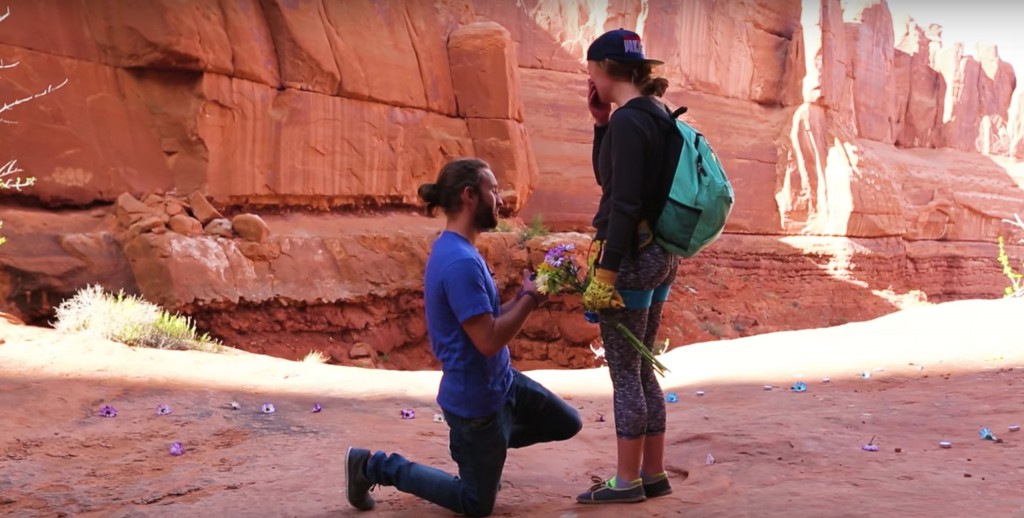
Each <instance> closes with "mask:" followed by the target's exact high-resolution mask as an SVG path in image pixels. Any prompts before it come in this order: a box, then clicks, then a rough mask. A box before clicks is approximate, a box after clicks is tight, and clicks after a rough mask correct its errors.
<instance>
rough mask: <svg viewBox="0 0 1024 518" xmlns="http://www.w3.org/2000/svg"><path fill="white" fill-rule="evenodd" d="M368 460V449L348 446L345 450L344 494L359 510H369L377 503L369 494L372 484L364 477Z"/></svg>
mask: <svg viewBox="0 0 1024 518" xmlns="http://www.w3.org/2000/svg"><path fill="white" fill-rule="evenodd" d="M369 460H370V450H364V449H362V448H352V447H349V449H348V451H347V452H345V496H347V497H348V503H349V504H352V507H355V508H356V509H359V510H360V511H369V510H370V509H373V506H374V505H375V504H376V503H377V502H374V501H373V496H371V495H370V490H371V489H373V486H374V484H373V483H372V482H370V479H369V478H367V477H366V463H367V462H368V461H369Z"/></svg>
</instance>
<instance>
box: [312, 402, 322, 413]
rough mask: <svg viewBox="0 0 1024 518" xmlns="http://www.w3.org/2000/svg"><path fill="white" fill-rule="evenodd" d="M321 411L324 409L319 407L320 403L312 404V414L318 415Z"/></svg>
mask: <svg viewBox="0 0 1024 518" xmlns="http://www.w3.org/2000/svg"><path fill="white" fill-rule="evenodd" d="M323 409H324V408H323V407H322V406H320V403H313V413H314V414H316V413H319V412H320V411H321V410H323Z"/></svg>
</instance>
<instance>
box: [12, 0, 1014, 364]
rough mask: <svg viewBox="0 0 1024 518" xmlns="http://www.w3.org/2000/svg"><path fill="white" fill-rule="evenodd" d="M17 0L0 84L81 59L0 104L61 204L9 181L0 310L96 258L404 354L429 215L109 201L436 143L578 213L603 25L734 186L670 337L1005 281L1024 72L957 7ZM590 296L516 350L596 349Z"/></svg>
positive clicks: (434, 159) (587, 199)
mask: <svg viewBox="0 0 1024 518" xmlns="http://www.w3.org/2000/svg"><path fill="white" fill-rule="evenodd" d="M9 3H10V6H11V13H12V14H11V17H10V18H9V19H8V21H6V22H5V23H3V24H0V57H3V58H4V59H5V60H9V61H19V62H20V63H21V66H20V67H19V68H17V69H14V70H12V71H10V73H7V74H4V75H3V76H2V77H0V100H6V99H7V98H8V97H9V96H15V97H17V96H20V95H22V94H25V93H30V92H32V91H33V89H34V88H37V87H38V86H40V85H41V84H45V83H46V82H52V81H57V80H60V79H62V78H64V77H67V78H69V79H70V83H69V85H68V86H67V87H65V88H64V89H63V90H62V91H61V92H60V93H59V95H53V96H50V97H47V98H46V99H45V100H44V101H40V102H35V103H31V104H26V105H24V106H23V107H19V108H18V110H17V112H15V113H16V115H14V116H12V118H16V119H17V120H18V122H19V124H18V125H17V126H16V128H15V129H12V128H11V127H6V126H4V127H0V131H2V132H3V133H0V135H2V137H0V138H2V142H3V145H2V146H0V149H2V150H3V152H4V153H5V156H2V157H0V162H4V161H6V158H7V157H6V155H7V154H12V155H16V158H18V159H19V163H20V165H21V166H22V167H23V168H25V169H26V172H27V173H28V174H31V175H33V176H35V177H37V178H38V183H37V185H35V186H34V187H33V188H32V189H31V190H29V191H26V193H24V194H23V195H21V196H20V197H19V198H18V200H19V201H21V202H27V204H28V205H29V206H38V207H40V209H42V210H40V209H37V208H20V209H18V208H14V206H13V205H11V204H10V203H7V204H5V205H3V207H4V216H3V219H5V220H7V221H8V225H7V228H5V232H6V233H7V235H8V236H9V237H10V238H11V241H10V243H8V244H7V245H5V246H4V247H0V265H2V266H3V269H2V270H0V295H3V299H4V301H5V302H3V306H0V307H6V308H7V309H10V310H15V311H17V312H18V313H20V314H22V315H24V316H27V317H30V318H36V319H38V318H40V317H45V316H46V315H47V312H48V310H49V307H50V306H51V305H52V304H55V303H57V302H58V300H57V299H59V298H61V297H64V296H68V295H69V294H70V293H71V292H73V290H74V289H76V288H79V287H81V286H83V285H84V284H85V283H89V282H102V283H104V284H105V285H107V286H108V287H110V288H113V289H116V288H120V287H125V288H127V289H129V290H138V291H141V292H142V294H143V295H145V296H147V297H149V298H152V299H154V300H158V301H160V302H161V303H163V304H165V305H167V306H169V307H173V308H177V309H182V310H186V311H189V312H191V313H193V314H195V315H197V316H198V317H199V318H200V321H201V322H202V323H204V324H205V325H208V326H211V327H213V328H215V330H216V331H217V332H218V333H219V334H220V335H221V336H225V337H231V338H232V339H233V340H234V341H235V343H237V345H239V346H243V347H245V346H250V347H252V348H255V349H259V348H261V347H264V346H266V347H267V350H270V349H272V348H273V347H271V345H270V344H271V343H276V342H282V341H285V342H287V341H293V342H294V343H295V345H294V347H293V349H294V351H293V352H294V353H295V354H298V355H301V354H304V353H305V352H306V351H307V350H308V349H309V348H310V347H312V346H316V347H317V348H325V349H329V348H331V347H335V348H337V349H338V350H339V351H345V350H348V348H349V346H350V345H351V343H352V342H354V341H366V342H369V343H370V345H371V346H373V347H374V348H376V349H378V350H382V351H391V350H395V349H401V348H406V349H410V350H415V349H416V348H417V347H420V346H421V345H422V343H423V340H424V330H423V328H422V321H421V317H419V316H418V311H419V306H418V304H419V302H418V299H417V295H418V289H419V288H418V284H417V282H418V281H417V279H418V276H419V275H420V273H418V272H420V268H421V266H422V265H421V264H420V263H421V262H422V259H423V257H424V256H425V253H426V250H427V247H428V246H429V239H430V236H431V235H432V233H433V232H434V230H435V229H436V228H437V223H436V222H432V221H429V220H421V219H419V218H415V217H413V218H406V217H399V216H392V217H390V219H388V218H385V219H383V220H382V221H383V223H381V224H380V225H377V226H372V227H371V228H365V229H364V228H363V225H366V224H370V223H367V221H369V220H364V219H359V218H352V217H348V216H340V215H337V214H335V215H322V216H305V217H302V218H289V217H287V216H281V217H271V216H268V217H267V219H268V223H269V230H270V236H269V238H267V240H266V241H264V242H261V243H253V242H252V241H246V240H244V239H236V238H234V237H230V236H233V234H232V233H231V232H230V231H228V233H227V234H225V235H222V236H221V237H215V236H211V235H203V234H202V233H201V232H200V231H199V230H198V229H194V228H193V226H194V224H193V223H187V227H188V228H191V229H193V230H195V231H191V230H190V231H184V233H182V232H179V231H174V230H173V227H170V228H172V230H171V231H167V230H166V229H167V228H168V225H170V218H171V217H172V215H171V214H169V213H168V211H169V210H170V209H167V210H164V209H159V210H163V211H164V212H162V213H160V214H161V217H160V218H157V219H159V220H160V221H155V220H152V219H150V220H146V221H148V223H146V225H143V226H145V227H146V228H145V229H142V228H141V227H138V226H136V230H135V231H130V230H129V227H131V226H132V225H135V224H138V223H140V222H143V220H144V219H145V218H144V217H143V212H142V210H141V209H140V211H139V212H137V213H136V214H138V215H139V216H138V218H133V217H131V216H129V217H128V219H127V220H122V221H118V219H117V218H116V217H115V215H114V211H113V210H111V209H110V205H109V204H110V203H112V202H113V201H114V200H115V199H117V198H118V197H119V196H120V195H121V194H122V193H125V192H128V193H132V194H134V195H136V196H137V197H138V198H140V200H142V201H144V202H146V201H147V200H149V201H152V203H151V204H150V205H151V206H152V207H156V206H157V205H159V206H160V207H165V205H164V204H165V203H166V204H171V205H173V204H174V203H172V202H171V201H164V200H163V198H161V199H160V200H156V199H155V198H154V199H150V198H149V197H148V196H147V195H148V194H150V193H168V192H171V193H173V192H177V193H180V194H181V195H182V196H184V195H186V194H189V193H193V192H196V191H198V192H199V193H201V194H205V195H206V196H208V198H209V199H210V200H211V201H212V203H213V204H214V205H216V206H218V207H220V208H221V209H222V210H225V211H226V212H228V213H229V215H230V214H231V213H234V212H238V211H240V210H242V209H249V210H257V211H261V210H262V211H264V212H282V211H291V210H302V209H307V208H313V209H317V210H327V209H337V210H343V211H347V210H352V209H363V208H377V207H383V208H388V209H399V210H403V209H404V208H409V209H410V210H411V209H412V207H413V206H415V204H416V198H415V189H416V186H417V185H418V184H419V183H421V182H423V181H428V180H429V179H431V178H432V177H433V175H434V174H435V173H436V171H437V169H438V167H439V166H440V164H442V163H443V162H444V160H445V159H446V158H448V157H451V156H455V155H464V154H475V155H479V156H482V157H484V158H485V159H487V160H488V161H489V162H491V164H492V165H493V166H494V169H495V172H496V173H497V175H498V178H499V181H500V182H501V183H502V185H503V187H504V189H505V196H506V199H507V200H508V201H509V202H510V207H511V209H512V210H513V211H518V212H519V213H520V214H521V215H522V216H523V217H525V218H530V217H532V216H533V215H538V214H539V215H542V216H543V218H544V220H545V221H546V222H548V223H549V224H554V225H556V226H557V227H560V228H565V229H567V228H574V229H582V230H585V227H586V224H587V221H588V220H589V217H590V215H591V214H592V212H593V210H594V207H595V202H596V192H597V191H596V187H595V185H594V182H593V179H592V173H591V169H590V165H589V160H590V159H589V155H590V153H589V149H590V141H591V135H592V132H591V126H590V120H589V118H588V117H589V116H588V114H587V111H586V109H585V105H584V104H585V103H584V94H585V75H584V73H583V70H584V67H583V63H582V56H583V54H584V52H585V49H586V46H587V44H588V43H589V41H590V40H592V39H593V38H594V37H595V36H596V35H598V34H600V33H601V32H603V31H604V30H606V29H609V28H614V27H629V28H634V29H636V30H638V31H639V32H642V33H643V35H644V37H645V38H646V45H647V51H648V53H649V54H651V55H654V56H658V57H661V58H663V59H664V60H665V61H666V62H667V63H668V64H667V65H666V67H664V70H663V71H662V72H663V73H664V74H665V75H667V76H668V77H669V78H670V80H671V81H672V84H673V86H672V88H671V89H670V93H669V95H668V96H667V99H668V100H669V102H670V103H672V104H685V105H687V106H689V107H690V108H691V110H690V112H689V114H688V117H690V120H691V121H692V122H693V123H694V124H696V125H697V126H698V127H699V128H700V129H702V130H703V131H704V132H705V133H706V134H707V135H708V137H709V138H710V139H711V141H712V143H713V144H714V145H715V147H716V149H717V151H718V152H719V154H720V155H721V156H722V158H723V161H724V163H725V166H726V167H727V170H728V172H729V174H730V177H731V179H732V181H733V183H734V186H735V188H736V192H737V199H738V202H737V208H736V211H735V213H734V216H733V218H732V221H731V222H730V226H729V228H728V231H729V235H728V236H727V237H726V238H724V239H723V240H722V241H721V242H720V243H719V244H717V245H716V246H715V247H714V249H713V250H712V251H710V252H709V253H707V254H705V255H703V256H702V257H701V258H699V259H697V260H693V261H686V262H685V264H684V274H685V275H684V278H683V280H681V282H680V284H679V286H678V287H677V295H676V299H675V300H676V302H675V303H674V305H673V307H672V309H671V314H672V317H673V319H672V320H671V322H672V323H671V324H670V325H669V326H667V327H668V334H669V335H670V336H672V337H673V339H674V341H675V342H677V343H679V342H692V341H696V340H702V339H709V338H712V337H720V336H736V335H742V334H749V333H756V332H763V331H769V330H775V329H785V328H790V327H810V326H817V325H828V324H833V323H837V322H841V321H846V320H854V319H861V318H867V317H870V316H874V315H877V314H881V313H884V312H886V311H891V310H892V309H893V308H895V307H898V305H899V304H900V301H901V300H905V299H906V298H907V296H908V294H909V297H910V298H915V297H917V296H918V295H917V294H915V293H914V292H913V291H912V290H920V291H921V293H922V294H923V296H926V297H928V298H930V299H932V300H948V299H954V298H967V297H987V296H997V295H998V294H999V293H1000V292H1001V285H1002V280H1001V277H1000V274H999V269H998V264H997V263H996V262H995V260H994V257H995V251H994V247H993V246H992V244H991V243H992V242H993V241H994V240H995V237H996V236H997V235H999V234H1008V233H1009V228H1008V227H1007V226H1006V225H1004V224H1002V223H1001V222H1000V220H1001V219H1002V218H1005V217H1008V216H1010V215H1011V214H1013V213H1014V212H1016V211H1018V210H1019V207H1020V206H1021V205H1022V202H1024V192H1022V191H1021V188H1020V182H1021V179H1022V178H1024V165H1022V162H1019V161H1018V160H1019V159H1020V158H1024V142H1022V140H1024V113H1022V110H1021V103H1022V102H1024V101H1022V98H1024V92H1022V89H1020V88H1017V81H1016V77H1015V74H1014V71H1013V69H1012V67H1010V65H1008V64H1007V63H1005V62H1003V61H1001V60H1000V59H999V58H998V51H997V49H996V48H995V47H991V46H990V47H983V48H979V49H978V50H977V52H976V53H975V56H965V55H964V52H965V51H964V49H963V48H962V46H960V45H957V44H955V43H953V42H943V41H942V40H941V34H940V33H941V29H940V28H938V27H924V26H922V25H919V24H918V23H917V22H915V21H913V20H908V21H906V22H905V23H903V22H900V23H897V24H895V25H894V24H893V21H892V17H891V15H890V13H889V10H888V7H887V6H886V4H885V2H884V0H873V1H862V2H842V3H841V2H840V1H839V0H821V2H820V3H806V2H805V3H804V5H802V4H801V2H799V1H797V0H780V1H768V0H700V1H692V2H682V3H680V2H674V1H670V0H649V1H644V0H621V1H619V0H616V1H613V2H609V3H608V6H607V7H603V6H602V7H600V8H596V7H595V3H593V2H590V1H589V0H575V1H574V0H566V1H562V2H549V1H544V0H526V1H523V2H491V1H487V0H461V1H460V0H438V1H435V2H433V3H431V2H416V1H412V0H407V1H403V0H390V1H370V0H365V1H364V0H352V1H345V2H333V1H327V2H320V1H317V2H313V1H309V0H298V1H287V2H286V1H283V0H263V1H257V0H241V1H235V0H232V1H228V0H222V1H220V2H216V1H211V2H206V1H198V0H196V1H184V2H181V1H175V2H172V1H169V0H158V1H150V2H131V3H125V2H114V1H89V2H86V1H84V0H81V1H68V0H14V1H11V2H9ZM926 14H927V13H922V18H925V15H926ZM901 25H902V28H901V29H897V30H895V31H894V30H893V27H894V26H896V27H901ZM154 200H156V201H154ZM81 207H86V209H80V208H81ZM175 210H177V209H175ZM165 214H166V217H163V215H165ZM197 217H198V216H197ZM122 219H123V218H122ZM180 221H181V219H180V218H179V222H180ZM204 223H205V222H204ZM196 224H198V222H196ZM371 225H372V224H371ZM181 228H183V227H181V225H179V230H180V229H181ZM224 236H228V237H224ZM541 246H544V242H543V241H542V240H539V241H535V242H532V243H530V244H528V248H529V250H533V253H535V252H536V247H541ZM484 247H485V250H487V251H488V252H489V258H490V259H491V260H492V261H495V262H496V263H497V264H499V265H504V266H507V267H508V268H510V270H509V271H510V272H512V273H510V274H509V275H508V276H506V277H504V278H503V279H502V281H503V285H506V286H509V284H511V283H514V278H515V275H513V273H514V272H516V271H518V270H517V269H516V268H518V267H520V266H522V265H524V264H526V263H527V262H528V254H529V253H530V252H529V251H528V250H527V249H526V248H523V249H520V248H519V246H518V244H517V242H516V238H515V236H514V235H512V234H507V235H500V234H499V235H496V236H492V238H491V239H489V240H488V242H487V243H486V244H485V245H484ZM296 307H298V308H301V309H300V310H297V309H296ZM572 309H573V306H572V304H571V303H567V305H566V306H559V305H555V306H554V307H553V308H552V310H551V316H550V319H541V320H540V321H539V323H538V324H537V325H536V326H535V327H536V328H535V329H529V330H527V333H526V337H527V339H526V340H524V341H522V342H521V345H520V346H519V347H520V348H521V349H522V350H520V351H519V352H520V354H519V357H520V358H523V359H526V360H537V361H554V362H556V363H561V364H576V365H578V364H580V362H582V361H583V358H584V356H586V354H587V353H586V349H582V352H579V351H570V352H565V351H564V350H556V349H557V347H552V346H550V344H553V343H554V344H557V343H560V342H564V343H569V344H570V345H572V344H575V345H577V346H581V347H582V346H585V345H586V344H587V343H589V341H590V340H592V339H593V338H594V336H595V335H594V330H593V328H586V327H584V326H579V325H577V322H576V318H577V315H575V314H574V313H573V312H572ZM565 311H569V312H568V313H566V312H565ZM297 316H298V317H297ZM552 322H553V324H552ZM247 332H249V334H248V335H247ZM296 337H299V338H296ZM303 337H304V338H303ZM335 339H336V340H337V341H338V342H342V343H340V344H334V345H332V344H331V342H333V341H334V340H335ZM247 340H248V342H249V343H246V342H247ZM286 349H287V348H286ZM278 352H280V351H278ZM340 354H341V353H340V352H339V355H340ZM569 356H572V358H570V357H569ZM573 358H576V359H573Z"/></svg>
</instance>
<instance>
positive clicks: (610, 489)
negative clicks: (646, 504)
mask: <svg viewBox="0 0 1024 518" xmlns="http://www.w3.org/2000/svg"><path fill="white" fill-rule="evenodd" d="M646 499H647V497H646V496H645V495H644V486H643V484H641V483H640V481H639V480H638V481H637V482H636V483H635V484H633V485H632V486H631V487H627V488H621V489H620V488H616V487H615V477H612V478H611V479H610V480H607V481H600V479H597V483H596V484H594V485H593V486H591V488H590V489H589V490H587V491H584V492H582V493H580V494H579V495H578V496H576V501H577V502H579V503H581V504H627V503H636V502H643V501H644V500H646Z"/></svg>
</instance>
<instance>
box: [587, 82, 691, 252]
mask: <svg viewBox="0 0 1024 518" xmlns="http://www.w3.org/2000/svg"><path fill="white" fill-rule="evenodd" d="M682 146H683V141H682V136H680V134H679V132H678V131H677V130H676V129H675V121H674V120H673V119H672V116H671V114H670V113H669V111H668V108H666V107H665V105H664V104H662V103H661V102H660V101H657V100H655V99H654V98H651V97H637V98H635V99H632V100H630V101H629V102H627V103H626V104H624V105H622V106H621V107H619V108H618V109H617V110H615V112H614V113H613V114H612V116H611V120H610V121H609V122H608V124H607V125H605V126H595V127H594V152H593V161H594V177H595V178H596V179H597V184H598V185H600V186H601V203H600V205H598V208H597V214H596V215H595V216H594V221H593V225H594V227H595V228H596V229H597V235H596V237H595V239H603V240H605V245H604V253H603V254H602V256H601V257H600V258H599V261H598V266H600V267H601V268H604V269H607V270H612V271H616V272H617V271H619V265H620V264H621V262H622V259H623V258H624V257H627V256H633V255H635V253H636V252H637V250H638V243H637V239H636V233H637V232H636V231H637V225H638V224H639V223H640V221H642V220H646V221H647V222H648V223H649V224H650V226H651V228H654V225H655V223H656V222H657V219H658V215H659V214H660V213H661V210H662V208H664V206H665V200H666V199H667V197H668V191H669V189H670V188H671V185H672V175H673V173H674V171H675V167H676V164H677V162H678V160H679V153H680V151H681V150H682Z"/></svg>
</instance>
